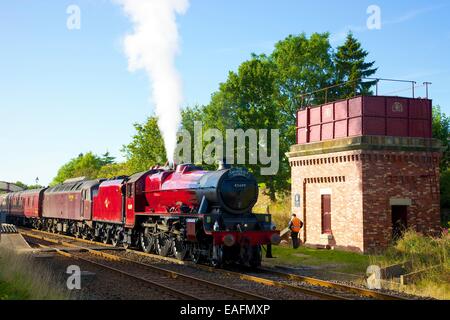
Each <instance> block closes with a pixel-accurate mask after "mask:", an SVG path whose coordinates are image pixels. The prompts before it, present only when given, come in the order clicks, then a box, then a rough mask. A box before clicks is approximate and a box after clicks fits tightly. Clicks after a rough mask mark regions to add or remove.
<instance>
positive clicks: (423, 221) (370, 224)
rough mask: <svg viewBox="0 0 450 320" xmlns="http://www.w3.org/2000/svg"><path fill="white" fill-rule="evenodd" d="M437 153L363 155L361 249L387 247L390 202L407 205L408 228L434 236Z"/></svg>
mask: <svg viewBox="0 0 450 320" xmlns="http://www.w3.org/2000/svg"><path fill="white" fill-rule="evenodd" d="M439 157H440V154H439V153H428V152H386V151H375V152H365V153H364V154H363V156H362V171H363V175H362V178H363V180H362V183H363V202H364V249H365V251H369V252H373V251H377V250H379V249H383V248H386V247H387V246H388V245H389V243H390V241H391V238H392V214H391V213H392V210H391V205H392V202H391V201H395V200H396V199H400V201H401V199H403V200H407V201H410V205H408V221H407V223H408V227H411V228H414V229H415V230H417V231H419V232H422V233H424V234H430V235H436V233H437V232H438V231H439V226H440V205H439Z"/></svg>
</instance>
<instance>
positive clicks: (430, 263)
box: [370, 230, 450, 299]
mask: <svg viewBox="0 0 450 320" xmlns="http://www.w3.org/2000/svg"><path fill="white" fill-rule="evenodd" d="M449 256H450V238H449V237H448V236H447V235H442V237H440V238H432V237H425V236H423V235H421V234H419V233H417V232H415V231H413V230H408V231H406V232H405V234H404V235H403V237H402V238H401V239H400V240H399V241H398V242H397V243H396V244H395V245H393V246H392V247H390V248H389V249H388V250H387V251H386V252H385V253H384V254H383V255H380V256H372V257H370V260H371V263H372V264H375V265H379V266H381V267H386V266H389V265H393V264H396V263H402V262H406V261H411V268H409V270H407V271H408V272H416V271H422V270H427V271H426V272H425V273H424V274H423V276H422V277H421V278H420V279H419V280H418V281H417V282H416V283H415V284H414V285H408V286H405V287H404V288H401V289H402V290H403V291H405V292H407V293H411V294H416V295H422V296H429V297H434V298H438V299H450V262H449ZM436 266H439V267H437V268H433V269H430V268H432V267H436Z"/></svg>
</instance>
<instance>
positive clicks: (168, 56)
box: [116, 0, 189, 163]
mask: <svg viewBox="0 0 450 320" xmlns="http://www.w3.org/2000/svg"><path fill="white" fill-rule="evenodd" d="M116 2H118V3H119V4H120V5H121V6H122V8H123V10H124V12H125V13H126V15H127V16H128V17H129V19H130V20H131V22H132V23H133V32H132V33H131V34H128V35H127V36H126V37H125V39H124V50H125V53H126V55H127V57H128V69H129V70H130V71H131V72H133V71H136V70H140V69H143V70H145V71H146V73H147V74H148V77H149V79H150V82H151V92H152V101H153V102H154V104H155V112H156V115H157V116H158V118H159V122H158V125H159V128H160V131H161V134H162V136H163V138H164V145H165V148H166V153H167V157H168V160H169V162H171V163H173V160H174V159H173V157H174V152H175V148H176V144H177V131H178V128H179V125H180V123H181V104H182V101H183V92H182V91H183V89H182V82H181V78H180V75H179V74H178V71H177V70H176V67H175V57H176V55H177V54H178V53H179V42H180V38H179V34H178V28H177V23H176V17H177V14H178V15H182V14H184V13H186V11H187V9H188V7H189V0H116Z"/></svg>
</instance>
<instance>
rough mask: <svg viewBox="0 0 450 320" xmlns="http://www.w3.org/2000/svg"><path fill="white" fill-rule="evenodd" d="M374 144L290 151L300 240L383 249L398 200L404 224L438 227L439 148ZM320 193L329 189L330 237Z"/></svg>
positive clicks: (422, 228)
mask: <svg viewBox="0 0 450 320" xmlns="http://www.w3.org/2000/svg"><path fill="white" fill-rule="evenodd" d="M379 149H380V150H367V149H360V150H349V151H340V152H332V153H326V152H324V150H322V151H321V152H320V154H317V155H314V154H308V155H305V156H302V155H296V156H292V155H290V164H291V168H292V199H293V200H292V207H293V212H294V213H296V214H297V215H298V217H300V218H301V219H302V220H305V229H304V230H303V232H302V234H301V237H302V240H305V237H306V243H307V244H311V245H329V246H334V247H338V248H344V249H347V250H352V251H358V252H374V251H378V250H381V249H384V248H386V247H387V246H388V245H389V243H390V242H391V240H392V215H391V210H392V207H391V206H392V205H393V204H403V203H404V204H407V205H408V227H412V228H414V229H416V230H417V231H419V232H423V233H425V234H431V235H434V234H436V233H437V232H438V230H439V225H440V213H439V157H440V153H439V152H426V151H410V152H406V151H392V150H383V149H382V148H379ZM324 193H325V194H327V193H331V212H332V218H331V220H332V222H331V224H332V231H333V237H332V238H331V239H330V238H329V237H327V236H324V235H322V218H321V194H324ZM296 194H298V195H300V200H301V201H300V207H297V206H296V197H295V195H296ZM304 208H305V209H306V210H305V211H306V212H305V211H304V210H303V209H304Z"/></svg>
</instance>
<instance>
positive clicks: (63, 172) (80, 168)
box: [51, 152, 104, 185]
mask: <svg viewBox="0 0 450 320" xmlns="http://www.w3.org/2000/svg"><path fill="white" fill-rule="evenodd" d="M103 165H104V159H102V158H101V157H99V156H97V155H95V154H93V153H92V152H88V153H86V154H80V155H79V156H78V157H76V158H73V159H71V160H70V161H69V162H68V163H66V164H64V165H63V166H62V167H61V168H60V169H59V170H58V173H57V175H56V177H55V178H54V179H53V181H52V183H51V185H56V184H60V183H63V182H64V181H65V180H67V179H71V178H77V177H86V178H87V179H95V178H96V177H97V176H98V172H99V170H100V169H101V168H102V166H103Z"/></svg>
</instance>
